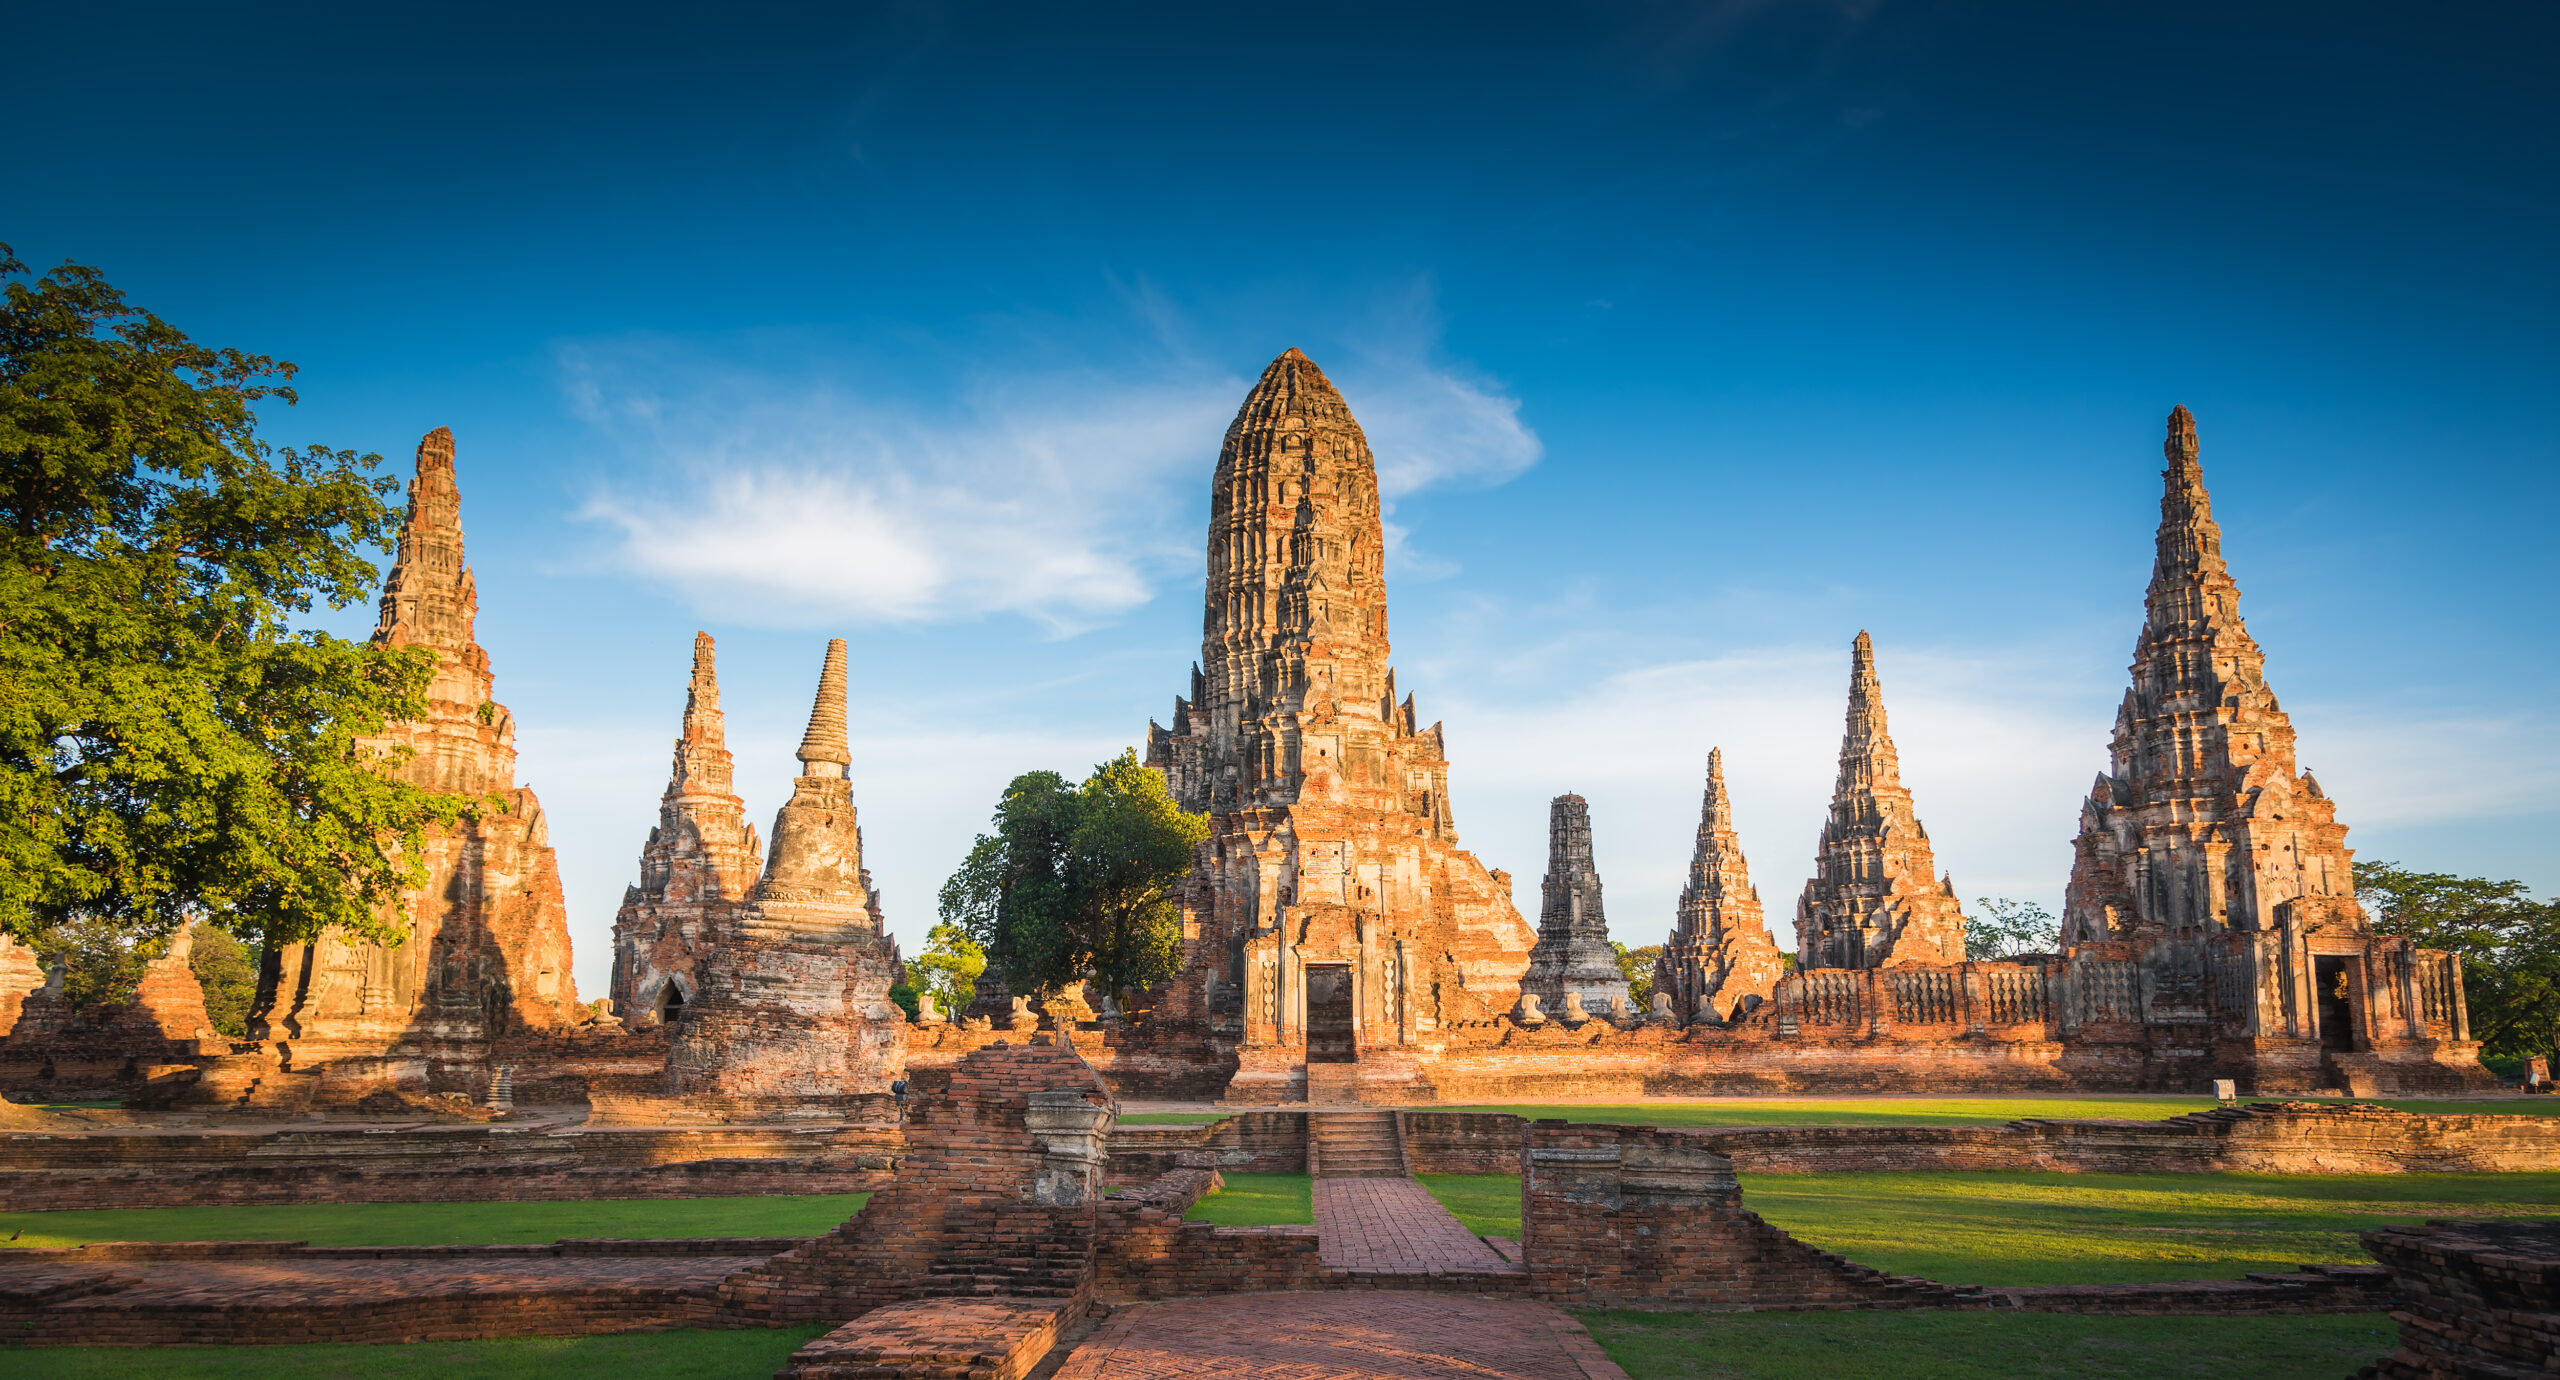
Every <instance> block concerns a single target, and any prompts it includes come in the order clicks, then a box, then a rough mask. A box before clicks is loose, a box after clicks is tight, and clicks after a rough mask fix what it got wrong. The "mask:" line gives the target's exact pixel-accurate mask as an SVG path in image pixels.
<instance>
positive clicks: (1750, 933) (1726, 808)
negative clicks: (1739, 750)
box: [1654, 748, 1787, 1021]
mask: <svg viewBox="0 0 2560 1380" xmlns="http://www.w3.org/2000/svg"><path fill="white" fill-rule="evenodd" d="M1786 969H1787V965H1786V961H1785V956H1784V955H1783V954H1782V953H1781V952H1780V951H1779V949H1778V945H1777V941H1775V940H1773V939H1771V938H1770V937H1769V927H1768V922H1767V918H1766V916H1765V914H1764V912H1763V911H1762V908H1761V905H1760V888H1758V887H1756V886H1753V885H1752V884H1751V865H1750V863H1749V862H1747V861H1746V860H1745V859H1744V858H1743V856H1742V837H1741V835H1739V834H1737V833H1735V832H1734V828H1733V800H1732V797H1731V796H1730V795H1729V794H1728V793H1727V792H1726V790H1725V784H1724V749H1722V748H1712V749H1709V750H1708V752H1707V788H1706V794H1705V797H1704V798H1703V799H1702V800H1701V801H1700V802H1699V805H1698V843H1697V847H1696V848H1695V849H1694V850H1693V851H1692V852H1691V853H1690V855H1689V879H1688V881H1687V882H1686V883H1684V884H1683V885H1682V886H1681V888H1680V911H1679V917H1678V919H1677V920H1676V921H1675V922H1674V924H1673V926H1672V930H1671V939H1670V942H1668V943H1666V944H1664V945H1663V948H1662V957H1661V958H1659V959H1657V960H1656V961H1655V963H1654V990H1655V991H1657V992H1660V993H1663V994H1665V995H1667V996H1669V998H1670V999H1671V1009H1672V1013H1673V1014H1674V1015H1675V1016H1677V1017H1679V1018H1680V1019H1682V1020H1697V1021H1722V1020H1731V1019H1734V1018H1736V1017H1738V1016H1741V1015H1745V1014H1748V1013H1749V1012H1750V1011H1751V1010H1753V1009H1756V1008H1757V1007H1758V1006H1759V1005H1760V1004H1761V1003H1762V1002H1765V1001H1767V1000H1768V999H1769V995H1770V993H1772V992H1774V991H1776V990H1777V986H1778V979H1779V978H1780V977H1782V976H1784V975H1785V973H1786Z"/></svg>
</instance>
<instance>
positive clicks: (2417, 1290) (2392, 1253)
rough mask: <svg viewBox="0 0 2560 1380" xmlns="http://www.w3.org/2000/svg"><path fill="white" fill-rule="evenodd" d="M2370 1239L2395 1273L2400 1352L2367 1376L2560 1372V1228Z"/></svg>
mask: <svg viewBox="0 0 2560 1380" xmlns="http://www.w3.org/2000/svg"><path fill="white" fill-rule="evenodd" d="M2363 1241H2364V1248H2365V1249H2366V1250H2367V1251H2369V1252H2371V1253H2372V1255H2373V1257H2374V1258H2375V1259H2376V1260H2379V1261H2381V1262H2382V1263H2383V1265H2384V1266H2385V1267H2387V1268H2388V1269H2389V1270H2390V1272H2391V1284H2392V1290H2393V1293H2394V1294H2395V1295H2396V1296H2397V1298H2398V1302H2399V1307H2398V1308H2397V1309H2396V1310H2394V1311H2393V1313H2392V1315H2391V1316H2392V1318H2393V1320H2394V1321H2396V1322H2398V1323H2399V1324H2400V1346H2399V1349H2398V1350H2396V1351H2394V1352H2392V1353H2391V1354H2390V1355H2388V1356H2386V1357H2384V1358H2382V1360H2381V1361H2380V1362H2379V1363H2377V1364H2375V1365H2372V1366H2368V1367H2366V1368H2365V1369H2364V1370H2362V1371H2360V1372H2358V1374H2359V1375H2362V1376H2376V1377H2381V1378H2382V1380H2521V1378H2522V1377H2525V1376H2534V1375H2560V1221H2554V1222H2430V1223H2428V1224H2427V1225H2425V1226H2422V1227H2391V1228H2387V1229H2385V1230H2382V1231H2369V1232H2366V1233H2364V1235H2363Z"/></svg>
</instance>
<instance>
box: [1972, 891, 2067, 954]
mask: <svg viewBox="0 0 2560 1380" xmlns="http://www.w3.org/2000/svg"><path fill="white" fill-rule="evenodd" d="M1973 905H1974V912H1973V914H1972V915H1971V916H1970V917H1968V918H1967V919H1966V920H1965V922H1964V956H1965V957H1966V958H1967V959H1969V960H1971V961H1972V962H1975V963H1985V962H1989V961H1990V960H1992V959H1995V958H2009V957H2011V956H2013V955H2017V954H2033V953H2051V952H2053V951H2054V948H2055V946H2056V945H2059V944H2060V943H2061V942H2062V922H2061V921H2059V920H2056V919H2054V918H2053V912H2051V911H2049V910H2046V909H2045V908H2044V907H2042V906H2040V905H2037V904H2036V903H2035V902H2033V901H2012V900H2010V899H2008V898H2007V897H2005V896H1977V897H1975V898H1974V902H1973Z"/></svg>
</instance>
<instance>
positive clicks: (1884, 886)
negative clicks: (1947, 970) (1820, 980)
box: [1796, 632, 1964, 968]
mask: <svg viewBox="0 0 2560 1380" xmlns="http://www.w3.org/2000/svg"><path fill="white" fill-rule="evenodd" d="M1937 875H1938V868H1937V862H1936V859H1935V858H1934V857H1932V856H1931V854H1930V850H1929V831H1928V830H1927V829H1925V828H1923V827H1921V824H1920V817H1919V814H1918V812H1917V811H1916V810H1915V809H1914V808H1913V806H1912V801H1911V792H1910V791H1909V790H1907V789H1905V788H1904V786H1903V784H1902V764H1901V760H1900V758H1899V757H1898V756H1897V755H1896V754H1895V752H1894V747H1893V736H1892V734H1891V733H1889V732H1888V731H1887V729H1886V725H1885V713H1884V686H1883V682H1882V681H1881V680H1879V679H1878V678H1877V675H1876V653H1875V642H1874V640H1873V639H1871V638H1869V637H1868V636H1867V634H1866V633H1864V632H1860V633H1859V634H1858V640H1857V642H1856V644H1855V645H1854V647H1853V649H1852V651H1851V653H1850V659H1849V712H1848V723H1847V729H1846V731H1845V732H1843V733H1842V734H1841V737H1840V774H1839V777H1838V778H1837V780H1836V781H1835V783H1834V784H1833V787H1832V794H1831V816H1830V818H1829V819H1828V820H1826V821H1824V823H1823V826H1822V841H1821V843H1820V844H1819V845H1818V846H1817V849H1816V852H1815V855H1814V877H1813V880H1811V881H1809V882H1807V883H1805V889H1804V896H1803V899H1801V900H1800V901H1798V902H1797V904H1796V949H1797V961H1798V963H1800V964H1801V965H1803V966H1804V967H1808V968H1873V967H1880V966H1883V965H1884V964H1887V963H1961V962H1963V961H1964V916H1963V915H1962V914H1961V913H1960V912H1959V909H1958V907H1957V905H1956V903H1955V901H1954V899H1953V898H1952V897H1950V896H1948V895H1947V894H1946V893H1945V892H1943V891H1941V890H1940V889H1939V888H1938V885H1937V881H1936V879H1937Z"/></svg>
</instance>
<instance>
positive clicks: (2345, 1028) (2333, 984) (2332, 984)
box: [2311, 956, 2356, 1054]
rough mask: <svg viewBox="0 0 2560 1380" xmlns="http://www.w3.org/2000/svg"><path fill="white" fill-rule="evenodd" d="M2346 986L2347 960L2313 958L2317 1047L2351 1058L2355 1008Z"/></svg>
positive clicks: (2312, 980)
mask: <svg viewBox="0 0 2560 1380" xmlns="http://www.w3.org/2000/svg"><path fill="white" fill-rule="evenodd" d="M2347 982H2348V979H2347V960H2346V959H2344V958H2320V957H2317V956H2315V957H2313V958H2312V960H2311V983H2312V987H2313V988H2314V990H2315V991H2316V992H2317V993H2318V1001H2317V1003H2316V1005H2317V1007H2318V1010H2319V1012H2320V1047H2321V1048H2322V1049H2325V1050H2328V1051H2330V1052H2332V1053H2336V1054H2351V1053H2353V1052H2354V1051H2355V1047H2356V1024H2355V1020H2356V1018H2355V1004H2354V1001H2353V1000H2352V998H2350V996H2349V995H2348V991H2349V989H2348V986H2347Z"/></svg>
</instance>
